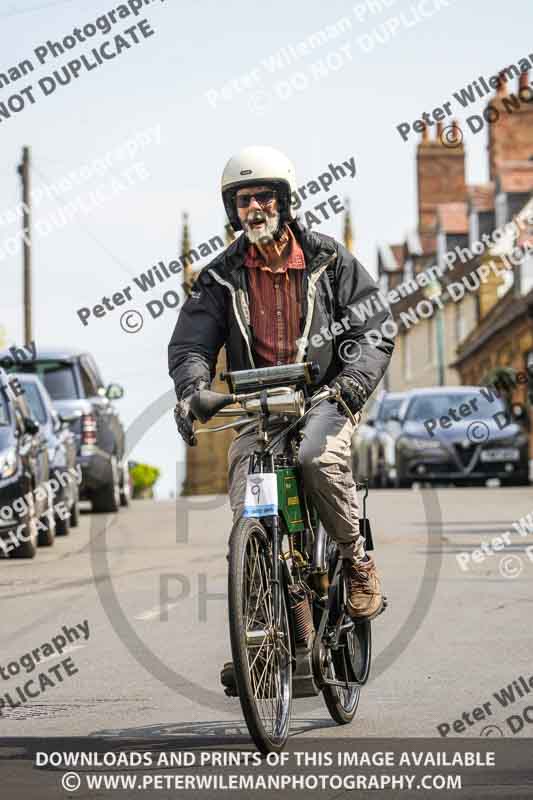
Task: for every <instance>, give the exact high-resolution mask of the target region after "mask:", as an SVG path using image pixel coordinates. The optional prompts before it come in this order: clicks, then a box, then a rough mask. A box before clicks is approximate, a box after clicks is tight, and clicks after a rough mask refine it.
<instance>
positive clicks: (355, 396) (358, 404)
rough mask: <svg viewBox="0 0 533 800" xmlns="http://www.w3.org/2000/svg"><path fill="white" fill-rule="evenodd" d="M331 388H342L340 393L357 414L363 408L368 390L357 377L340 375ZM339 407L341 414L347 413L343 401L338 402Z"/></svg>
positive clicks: (353, 412)
mask: <svg viewBox="0 0 533 800" xmlns="http://www.w3.org/2000/svg"><path fill="white" fill-rule="evenodd" d="M331 388H332V389H336V388H338V389H339V390H340V395H341V397H342V399H343V400H344V402H345V403H346V405H347V406H348V408H349V409H350V411H351V412H352V414H357V412H358V411H360V410H361V409H362V408H363V406H364V404H365V401H366V392H365V390H364V389H363V387H362V386H361V384H360V383H358V382H357V381H356V380H355V378H350V377H349V376H348V375H339V377H338V378H337V379H336V380H335V381H334V382H333V383H332V384H331ZM330 402H332V403H334V402H335V399H334V398H332V399H331V401H330ZM337 408H338V409H339V411H340V413H341V414H344V415H346V409H345V408H344V406H343V405H342V404H341V403H337Z"/></svg>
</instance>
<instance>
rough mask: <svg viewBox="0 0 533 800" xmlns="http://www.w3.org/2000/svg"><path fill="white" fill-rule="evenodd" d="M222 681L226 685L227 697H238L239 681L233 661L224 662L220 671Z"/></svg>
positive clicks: (225, 692)
mask: <svg viewBox="0 0 533 800" xmlns="http://www.w3.org/2000/svg"><path fill="white" fill-rule="evenodd" d="M220 683H221V684H222V686H223V687H224V694H225V695H227V697H238V696H239V693H238V691H237V683H236V681H235V669H234V667H233V662H231V661H229V662H226V664H224V666H223V667H222V669H221V671H220Z"/></svg>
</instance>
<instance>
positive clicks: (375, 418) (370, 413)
mask: <svg viewBox="0 0 533 800" xmlns="http://www.w3.org/2000/svg"><path fill="white" fill-rule="evenodd" d="M404 398H405V392H385V391H381V392H379V394H378V395H377V397H376V398H375V399H374V401H373V402H372V401H371V404H370V405H368V406H367V407H366V409H365V410H364V411H363V419H362V422H361V424H360V425H359V427H358V429H357V430H356V431H355V433H354V435H353V438H352V459H353V461H352V466H353V472H354V475H355V477H356V478H357V480H359V481H368V484H369V486H374V487H381V488H387V487H389V486H394V485H395V482H396V463H395V442H396V439H397V438H398V436H399V435H400V432H401V424H400V422H399V419H398V412H399V409H400V407H401V405H402V402H403V400H404ZM367 409H368V410H367Z"/></svg>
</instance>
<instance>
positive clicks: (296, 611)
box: [289, 586, 315, 644]
mask: <svg viewBox="0 0 533 800" xmlns="http://www.w3.org/2000/svg"><path fill="white" fill-rule="evenodd" d="M289 593H290V604H291V611H292V618H293V620H294V638H295V639H296V642H297V643H298V644H300V643H304V642H307V641H308V640H309V638H310V637H311V636H312V635H313V633H314V630H315V626H314V625H313V615H312V613H311V606H310V605H309V597H308V596H307V592H305V591H304V590H303V589H302V588H300V587H298V586H294V587H293V586H291V587H289Z"/></svg>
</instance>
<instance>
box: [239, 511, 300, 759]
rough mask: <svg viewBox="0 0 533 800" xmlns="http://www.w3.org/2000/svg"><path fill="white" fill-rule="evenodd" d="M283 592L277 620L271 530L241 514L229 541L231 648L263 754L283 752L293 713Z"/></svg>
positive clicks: (245, 708)
mask: <svg viewBox="0 0 533 800" xmlns="http://www.w3.org/2000/svg"><path fill="white" fill-rule="evenodd" d="M280 573H281V569H280ZM280 580H281V581H282V578H281V575H280ZM277 591H278V609H279V613H278V618H277V619H276V612H275V603H274V596H273V585H272V553H271V548H270V543H269V539H268V536H267V533H266V531H265V529H264V527H263V525H262V524H261V523H260V521H259V520H257V519H254V518H241V519H240V520H238V522H237V523H236V524H235V526H234V528H233V530H232V532H231V538H230V545H229V578H228V603H229V626H230V638H231V650H232V655H233V663H234V669H235V681H236V683H237V689H238V692H239V700H240V703H241V708H242V712H243V714H244V719H245V720H246V724H247V726H248V730H249V731H250V735H251V736H252V738H253V740H254V742H255V744H256V745H257V747H258V749H259V750H260V751H261V752H262V753H269V752H273V751H276V752H279V751H280V750H282V748H283V747H284V745H285V742H286V741H287V737H288V734H289V725H290V716H291V703H292V679H291V676H292V664H291V643H290V631H289V622H288V616H287V606H286V602H285V594H284V591H283V587H282V583H280V584H279V585H278V590H277Z"/></svg>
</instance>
